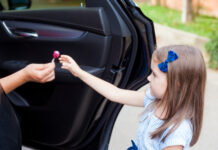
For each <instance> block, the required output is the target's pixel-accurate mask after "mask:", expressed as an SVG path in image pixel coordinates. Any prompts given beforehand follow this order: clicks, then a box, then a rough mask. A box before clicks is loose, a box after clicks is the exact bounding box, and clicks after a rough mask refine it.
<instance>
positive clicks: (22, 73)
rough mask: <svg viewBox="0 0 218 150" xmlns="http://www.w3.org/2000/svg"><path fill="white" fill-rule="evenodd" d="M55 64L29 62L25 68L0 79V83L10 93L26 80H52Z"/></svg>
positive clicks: (41, 81) (43, 81)
mask: <svg viewBox="0 0 218 150" xmlns="http://www.w3.org/2000/svg"><path fill="white" fill-rule="evenodd" d="M54 68H55V64H54V62H52V63H48V64H30V65H28V66H26V67H25V68H23V69H21V70H19V71H17V72H15V73H13V74H11V75H9V76H6V77H4V78H1V79H0V84H1V86H2V88H3V90H4V92H5V93H6V94H8V93H10V92H11V91H13V90H14V89H16V88H17V87H19V86H21V85H23V84H24V83H26V82H29V81H32V82H39V83H45V82H49V81H52V80H54V78H55V73H54Z"/></svg>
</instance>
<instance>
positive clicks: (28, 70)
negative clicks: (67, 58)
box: [23, 62, 55, 83]
mask: <svg viewBox="0 0 218 150" xmlns="http://www.w3.org/2000/svg"><path fill="white" fill-rule="evenodd" d="M54 69H55V63H54V62H52V63H47V64H30V65H27V66H26V67H25V68H24V69H23V73H24V76H25V81H26V82H29V81H32V82H39V83H45V82H49V81H52V80H54V79H55V72H54Z"/></svg>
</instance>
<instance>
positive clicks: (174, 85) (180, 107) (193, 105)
mask: <svg viewBox="0 0 218 150" xmlns="http://www.w3.org/2000/svg"><path fill="white" fill-rule="evenodd" d="M169 50H173V51H174V52H176V53H177V55H178V56H179V58H178V59H177V60H175V61H174V62H170V63H168V71H167V90H166V93H165V94H164V96H163V98H162V99H161V100H160V101H159V103H160V104H164V106H165V108H166V110H167V111H166V116H165V118H164V123H163V124H162V125H161V126H160V127H159V128H158V129H157V130H156V131H154V132H153V133H152V134H151V137H152V138H156V137H159V138H160V137H161V135H162V134H163V132H164V131H165V130H166V129H167V128H169V127H171V126H172V128H171V129H170V131H169V132H168V133H167V135H166V136H165V137H164V138H163V139H162V141H163V142H164V140H165V139H166V137H167V136H168V135H169V134H171V133H172V132H173V131H175V130H176V128H177V127H178V126H179V125H180V123H181V122H182V121H183V120H185V119H188V120H190V121H191V124H192V132H193V136H192V140H191V144H190V145H191V146H193V145H194V144H195V143H196V142H197V140H198V138H199V135H200V131H201V128H202V120H203V108H204V91H205V82H206V67H205V62H204V59H203V57H202V54H201V52H200V51H199V50H198V49H196V48H194V47H191V46H184V45H173V46H165V47H162V48H159V49H157V50H156V51H154V53H153V56H152V58H153V59H154V61H157V63H161V62H164V61H165V60H166V58H167V55H168V51H169ZM154 103H157V101H155V102H154Z"/></svg>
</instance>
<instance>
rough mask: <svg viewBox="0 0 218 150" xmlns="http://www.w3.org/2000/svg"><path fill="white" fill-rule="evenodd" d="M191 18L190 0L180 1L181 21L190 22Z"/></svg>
mask: <svg viewBox="0 0 218 150" xmlns="http://www.w3.org/2000/svg"><path fill="white" fill-rule="evenodd" d="M192 20H193V12H192V0H183V1H182V22H183V23H186V22H190V21H192Z"/></svg>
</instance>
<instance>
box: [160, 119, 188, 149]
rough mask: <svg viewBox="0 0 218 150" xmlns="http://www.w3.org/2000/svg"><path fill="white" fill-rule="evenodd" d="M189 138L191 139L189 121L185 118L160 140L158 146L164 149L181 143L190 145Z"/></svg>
mask: <svg viewBox="0 0 218 150" xmlns="http://www.w3.org/2000/svg"><path fill="white" fill-rule="evenodd" d="M168 131H169V130H168ZM165 135H166V133H165ZM191 139H192V128H191V123H190V122H189V121H187V120H184V121H183V122H182V123H181V124H180V126H179V127H178V128H177V129H176V130H175V131H174V132H173V133H171V134H170V135H168V137H167V138H166V139H165V141H164V142H161V144H160V148H161V149H164V148H166V147H168V146H175V145H182V146H184V147H186V146H189V145H190V142H191Z"/></svg>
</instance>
